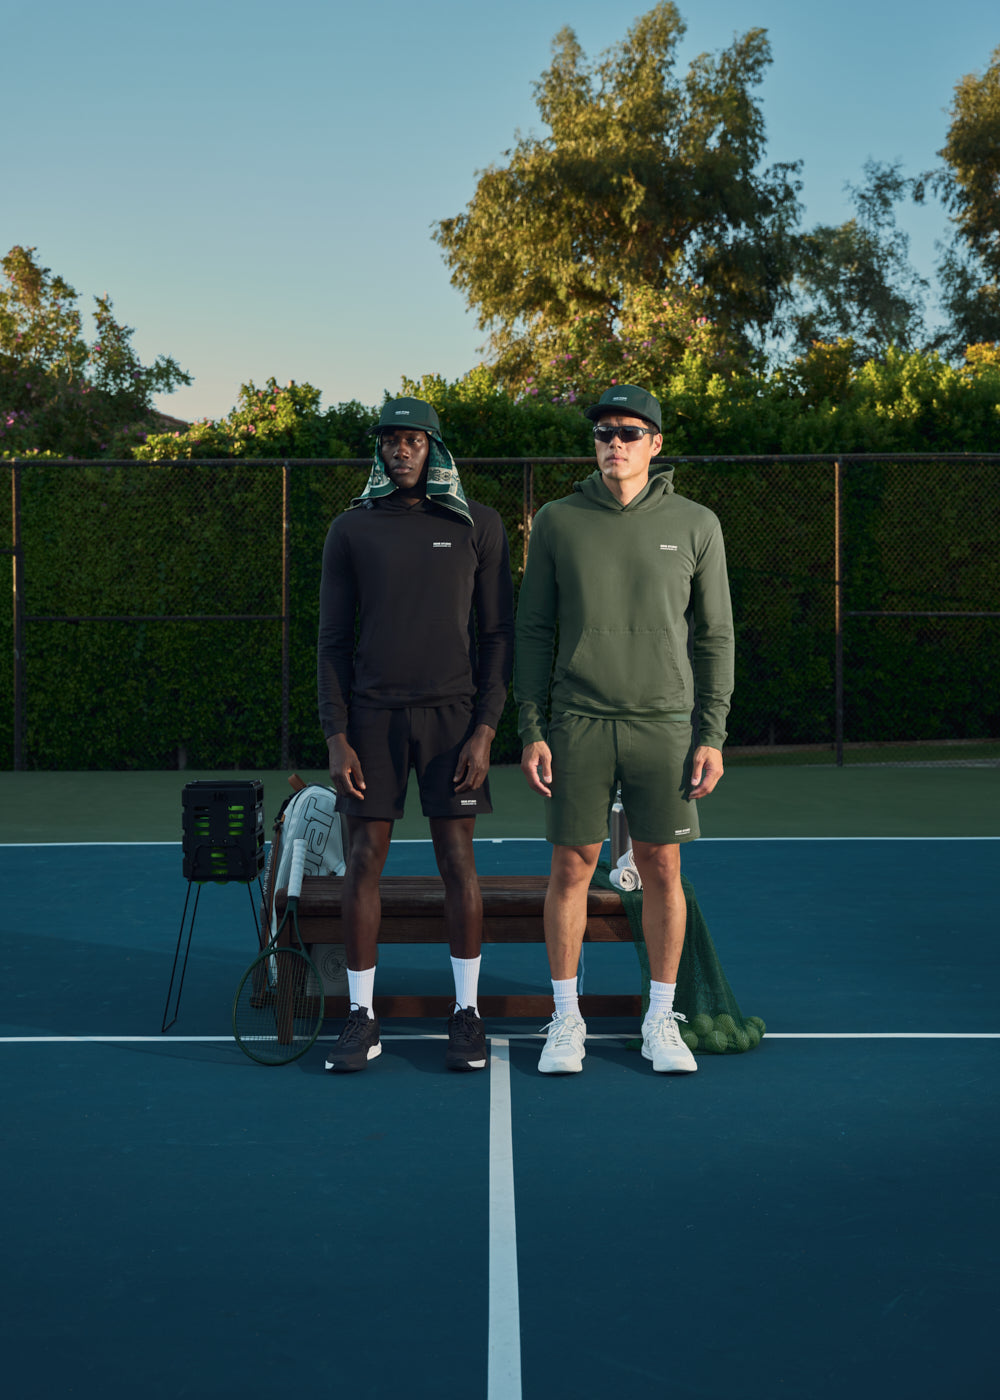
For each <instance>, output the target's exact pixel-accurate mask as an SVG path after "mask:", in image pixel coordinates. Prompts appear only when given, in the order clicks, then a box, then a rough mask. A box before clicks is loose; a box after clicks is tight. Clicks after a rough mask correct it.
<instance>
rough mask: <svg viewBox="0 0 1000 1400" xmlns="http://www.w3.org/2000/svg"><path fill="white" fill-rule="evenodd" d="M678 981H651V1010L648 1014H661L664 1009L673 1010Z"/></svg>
mask: <svg viewBox="0 0 1000 1400" xmlns="http://www.w3.org/2000/svg"><path fill="white" fill-rule="evenodd" d="M676 990H677V983H676V982H650V984H649V1010H648V1011H647V1012H646V1015H647V1016H659V1015H660V1014H661V1013H662V1012H664V1011H673V1009H674V993H675V992H676Z"/></svg>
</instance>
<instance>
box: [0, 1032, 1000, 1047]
mask: <svg viewBox="0 0 1000 1400" xmlns="http://www.w3.org/2000/svg"><path fill="white" fill-rule="evenodd" d="M447 1038H448V1037H447V1036H445V1035H438V1034H433V1035H431V1034H425V1033H424V1032H422V1031H414V1032H412V1033H411V1034H405V1033H404V1034H401V1035H383V1036H382V1039H383V1040H447ZM336 1039H337V1037H336V1036H335V1035H320V1036H317V1037H316V1043H317V1044H320V1043H321V1042H323V1041H325V1040H329V1041H334V1040H336ZM587 1039H588V1040H634V1039H635V1032H634V1031H617V1032H611V1031H599V1032H597V1033H595V1034H592V1033H591V1032H589V1031H588V1033H587ZM764 1039H765V1040H1000V1031H768V1032H767V1034H766V1035H765V1037H764ZM226 1040H228V1041H232V1043H233V1044H234V1045H235V1044H236V1042H235V1040H233V1036H232V1033H231V1032H230V1034H229V1035H0V1045H184V1044H186V1045H210V1044H212V1043H214V1042H218V1041H226ZM512 1040H535V1041H538V1043H539V1044H541V1036H540V1033H539V1032H538V1031H518V1032H516V1033H515V1034H513V1035H508V1036H505V1037H504V1038H503V1040H501V1041H495V1042H494V1043H495V1044H498V1045H506V1044H507V1043H508V1042H509V1041H512Z"/></svg>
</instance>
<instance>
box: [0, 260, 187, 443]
mask: <svg viewBox="0 0 1000 1400" xmlns="http://www.w3.org/2000/svg"><path fill="white" fill-rule="evenodd" d="M35 251H36V250H35V249H34V248H22V247H20V246H15V247H13V248H12V249H11V250H10V252H9V253H8V254H7V255H6V257H4V258H3V259H2V260H0V269H2V271H3V275H4V278H5V279H6V284H7V285H6V287H4V286H2V285H0V455H5V456H13V455H19V454H25V453H29V452H46V453H48V454H50V455H56V456H74V457H94V456H98V455H100V454H101V453H106V452H108V451H112V452H119V453H120V454H121V455H125V454H126V451H127V443H128V441H129V440H130V439H131V438H133V437H138V436H140V435H141V433H142V429H143V427H144V425H146V423H147V422H148V420H150V419H151V418H152V417H153V416H154V415H153V396H154V394H167V393H170V392H172V390H174V389H176V388H177V387H178V385H180V384H190V383H191V377H190V375H188V374H186V373H185V372H184V370H182V369H181V367H180V366H179V365H178V363H177V361H176V360H174V359H171V358H170V357H168V356H165V355H159V356H157V359H156V362H155V363H154V364H152V365H144V364H143V363H142V361H141V360H140V359H139V357H138V355H137V354H136V352H135V350H134V349H133V348H132V343H131V341H132V336H133V334H134V332H133V330H132V329H131V328H130V327H129V326H124V325H122V324H121V322H120V321H118V320H116V319H115V316H114V313H113V310H112V305H111V301H110V299H109V298H108V297H107V296H103V297H95V299H94V300H95V303H96V308H95V310H94V312H93V319H94V323H95V327H96V332H97V334H96V338H95V340H94V342H93V343H92V344H91V345H88V344H87V342H86V340H85V339H84V337H83V334H82V329H81V318H80V312H79V310H78V309H77V305H76V300H77V294H76V292H75V290H74V289H73V288H72V287H71V286H70V285H69V283H68V282H66V281H64V279H63V278H62V277H59V276H54V275H53V274H52V271H51V269H50V268H47V267H41V266H40V265H39V263H38V262H37V261H36V259H35V257H34V254H35Z"/></svg>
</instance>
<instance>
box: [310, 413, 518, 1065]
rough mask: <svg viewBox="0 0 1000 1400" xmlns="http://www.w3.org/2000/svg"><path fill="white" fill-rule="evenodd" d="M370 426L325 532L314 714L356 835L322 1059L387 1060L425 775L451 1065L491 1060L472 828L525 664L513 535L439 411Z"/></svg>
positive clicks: (485, 800) (486, 801)
mask: <svg viewBox="0 0 1000 1400" xmlns="http://www.w3.org/2000/svg"><path fill="white" fill-rule="evenodd" d="M373 431H374V432H375V433H376V434H377V444H376V448H375V460H374V463H373V466H372V471H371V475H370V477H369V479H368V484H367V486H366V487H365V490H364V492H363V493H362V495H361V496H359V497H358V498H357V499H356V500H354V501H352V502H351V505H350V507H349V508H348V509H347V510H346V511H345V512H344V513H343V514H342V515H340V516H338V517H337V519H336V520H335V521H334V522H333V524H332V526H331V527H330V532H329V534H328V535H327V539H326V545H325V547H324V550H323V576H322V582H321V585H320V624H319V648H318V663H319V665H318V679H319V715H320V722H321V724H322V726H323V733H324V734H325V735H326V740H327V747H328V749H329V752H330V777H331V780H332V782H333V786H334V788H335V789H336V791H337V805H338V808H339V809H340V811H341V812H343V813H344V814H345V815H346V817H347V827H348V836H349V852H348V856H347V871H346V874H345V875H344V890H343V899H342V906H341V907H342V910H343V920H344V929H345V946H346V951H347V978H348V985H349V991H350V998H351V1010H350V1015H349V1017H348V1020H347V1024H346V1026H345V1027H344V1030H343V1032H342V1034H341V1036H340V1039H339V1040H338V1041H337V1043H336V1045H334V1046H333V1047H332V1049H331V1050H330V1052H329V1054H328V1055H327V1060H326V1068H327V1069H328V1070H335V1071H346V1070H359V1069H365V1068H366V1067H367V1065H368V1063H369V1061H370V1060H373V1059H374V1058H375V1057H376V1056H377V1055H379V1054H380V1053H381V1049H382V1047H381V1043H380V1040H379V1023H378V1018H377V1017H376V1016H375V1013H374V1011H373V1010H372V998H373V990H372V989H373V986H374V980H375V962H376V950H377V945H378V931H379V920H380V917H381V902H380V899H379V877H380V876H381V873H382V869H383V867H384V865H385V861H386V857H387V855H388V853H389V842H390V840H391V837H392V826H393V822H394V821H395V820H396V819H397V818H398V817H401V816H402V815H403V804H404V800H405V796H406V785H407V780H408V777H409V770H410V768H411V767H412V768H415V769H416V772H417V780H418V783H419V787H420V805H421V808H422V810H423V813H424V815H425V816H426V817H428V818H429V820H430V828H431V839H432V841H433V843H434V855H435V857H436V859H437V865H438V870H439V871H440V872H441V878H442V880H443V881H444V921H445V931H446V933H447V935H448V942H449V944H450V948H451V962H452V969H453V972H454V976H455V1010H454V1012H453V1014H452V1016H451V1018H450V1020H449V1023H448V1051H447V1056H446V1064H447V1065H448V1067H449V1068H451V1069H462V1070H468V1069H484V1068H485V1067H486V1060H487V1054H486V1036H485V1033H484V1030H483V1023H482V1021H481V1020H480V1018H479V1012H478V1008H477V1003H476V998H477V993H478V982H479V967H480V950H481V945H482V924H483V909H482V896H481V894H480V890H479V880H478V877H477V875H476V867H475V860H474V856H473V845H472V837H473V829H474V826H475V819H476V817H477V816H478V815H479V814H480V813H481V812H491V811H492V807H491V805H490V795H489V782H488V779H487V773H488V772H489V766H490V745H491V743H492V740H493V737H494V735H495V733H496V729H497V724H498V723H499V720H500V713H501V711H502V709H503V705H504V700H505V698H506V694H507V685H508V682H509V680H510V673H511V665H512V658H513V634H514V623H513V601H512V587H511V577H510V561H509V557H508V547H507V536H506V534H505V532H504V528H503V523H502V521H501V519H500V516H499V515H498V514H497V512H496V511H495V510H491V509H490V508H489V507H488V506H483V505H479V504H478V502H476V501H467V500H466V498H465V494H464V492H463V491H462V486H461V482H460V481H459V478H458V472H457V471H456V469H455V464H454V462H453V460H452V457H451V454H450V453H449V452H448V450H447V448H446V447H445V445H444V442H443V441H442V438H441V429H440V424H439V422H438V416H437V413H436V412H435V410H434V409H433V408H432V407H431V405H430V404H429V403H425V402H424V401H423V400H422V399H412V398H404V399H392V400H390V401H389V402H387V403H386V404H385V406H384V407H383V409H382V413H381V416H380V418H379V421H378V425H377V426H376V427H375V428H374V429H373ZM355 639H356V640H355Z"/></svg>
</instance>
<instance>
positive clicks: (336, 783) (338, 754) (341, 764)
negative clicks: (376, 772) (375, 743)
mask: <svg viewBox="0 0 1000 1400" xmlns="http://www.w3.org/2000/svg"><path fill="white" fill-rule="evenodd" d="M326 746H327V748H328V749H329V751H330V781H331V783H333V788H334V791H335V792H336V794H337V796H338V797H358V798H360V799H361V801H362V802H363V801H364V798H365V794H364V786H365V775H364V774H363V773H362V771H361V761H360V759H359V758H358V756H357V754H356V753H355V752H354V750H353V749H352V748H351V746H350V744H349V743H348V742H347V735H346V734H334V735H333V736H332V737H331V738H329V739H327V741H326Z"/></svg>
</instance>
